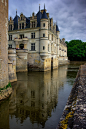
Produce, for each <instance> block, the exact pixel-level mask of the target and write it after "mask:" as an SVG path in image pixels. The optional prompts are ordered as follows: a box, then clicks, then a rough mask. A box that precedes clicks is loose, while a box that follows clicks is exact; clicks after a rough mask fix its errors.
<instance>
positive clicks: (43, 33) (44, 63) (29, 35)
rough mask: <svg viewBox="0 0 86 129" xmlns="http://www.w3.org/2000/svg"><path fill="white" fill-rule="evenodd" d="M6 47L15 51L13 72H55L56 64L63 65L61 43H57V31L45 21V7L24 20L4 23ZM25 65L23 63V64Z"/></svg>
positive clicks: (50, 19) (65, 49)
mask: <svg viewBox="0 0 86 129" xmlns="http://www.w3.org/2000/svg"><path fill="white" fill-rule="evenodd" d="M8 25H9V29H8V30H9V31H8V38H9V41H8V47H9V48H16V54H17V71H21V70H22V69H23V70H24V69H26V70H27V68H25V66H24V64H27V65H28V68H29V70H36V71H47V70H51V69H55V68H58V62H60V61H62V60H64V61H67V60H68V58H67V47H66V44H65V39H64V38H63V39H62V40H60V38H59V34H60V31H59V28H58V25H57V24H56V23H55V24H54V25H53V18H50V17H49V13H47V11H46V9H45V6H44V9H43V10H40V6H39V11H38V13H37V14H34V13H32V16H30V17H26V16H25V15H23V13H21V14H20V17H19V16H18V15H17V11H16V16H15V18H14V19H12V17H10V20H9V22H8ZM24 61H25V63H24Z"/></svg>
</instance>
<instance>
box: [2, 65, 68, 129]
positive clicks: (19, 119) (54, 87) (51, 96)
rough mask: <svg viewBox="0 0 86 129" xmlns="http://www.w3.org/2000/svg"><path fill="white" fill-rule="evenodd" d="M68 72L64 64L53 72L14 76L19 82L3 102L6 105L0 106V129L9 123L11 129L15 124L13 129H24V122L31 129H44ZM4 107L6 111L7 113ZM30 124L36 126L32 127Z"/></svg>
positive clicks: (55, 106) (54, 107)
mask: <svg viewBox="0 0 86 129" xmlns="http://www.w3.org/2000/svg"><path fill="white" fill-rule="evenodd" d="M67 69H68V66H67V65H66V66H62V67H59V69H57V70H53V71H52V72H51V71H48V72H29V73H27V72H25V73H17V78H18V81H17V83H14V84H13V93H12V95H11V97H10V98H9V100H7V101H6V102H5V101H4V103H5V105H4V103H3V104H1V106H0V111H1V115H2V116H3V117H1V116H0V127H1V128H2V129H4V127H8V128H9V123H10V129H13V128H14V124H13V123H15V127H16V128H25V129H27V128H28V127H26V126H25V122H26V125H28V126H29V128H30V129H32V128H46V126H45V125H46V124H45V123H46V122H47V121H48V120H49V118H51V117H52V112H54V110H55V109H56V108H57V104H58V92H59V90H60V89H61V88H62V87H64V83H65V82H66V81H67ZM68 74H69V73H68ZM64 106H65V105H64ZM3 107H5V108H6V110H7V112H6V113H4V110H3V109H5V108H3ZM61 112H62V111H61ZM3 114H4V115H3ZM5 114H6V117H5ZM9 116H10V117H9ZM9 119H10V122H9ZM55 119H56V118H55ZM4 120H5V121H4ZM1 123H3V125H4V126H2V125H1ZM4 123H5V124H4ZM33 124H36V125H35V126H34V127H33ZM21 125H22V126H21Z"/></svg>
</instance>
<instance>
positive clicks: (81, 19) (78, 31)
mask: <svg viewBox="0 0 86 129" xmlns="http://www.w3.org/2000/svg"><path fill="white" fill-rule="evenodd" d="M44 3H45V7H46V9H47V12H48V13H49V15H50V17H52V18H53V21H54V22H56V21H57V24H58V27H59V30H60V38H61V39H62V38H65V40H66V41H70V40H72V39H80V40H82V41H84V42H86V0H9V17H10V16H11V17H12V18H14V17H15V14H16V9H17V13H18V15H19V16H20V13H23V14H24V15H25V16H27V17H29V16H30V15H32V13H33V12H34V13H37V12H38V10H39V4H40V8H41V9H43V8H44Z"/></svg>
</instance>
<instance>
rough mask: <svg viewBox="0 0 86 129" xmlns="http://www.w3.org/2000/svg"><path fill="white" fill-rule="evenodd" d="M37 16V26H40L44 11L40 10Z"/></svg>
mask: <svg viewBox="0 0 86 129" xmlns="http://www.w3.org/2000/svg"><path fill="white" fill-rule="evenodd" d="M36 16H37V27H40V19H41V18H42V13H41V12H40V10H39V12H38V13H37V15H36Z"/></svg>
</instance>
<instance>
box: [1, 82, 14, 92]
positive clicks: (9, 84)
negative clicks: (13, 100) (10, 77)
mask: <svg viewBox="0 0 86 129" xmlns="http://www.w3.org/2000/svg"><path fill="white" fill-rule="evenodd" d="M9 87H12V86H11V83H10V82H9V83H8V85H7V86H5V87H4V88H0V92H1V90H5V89H7V88H9Z"/></svg>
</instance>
